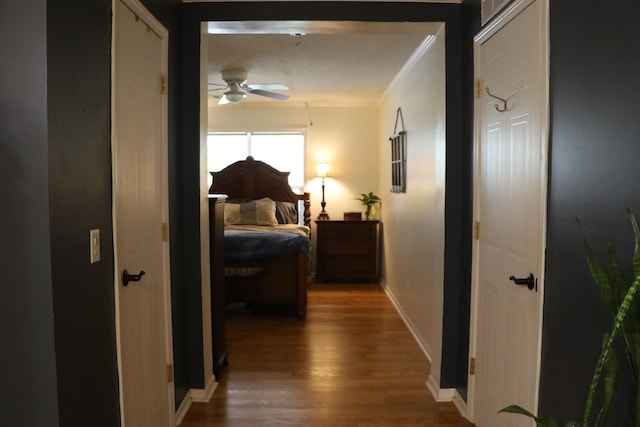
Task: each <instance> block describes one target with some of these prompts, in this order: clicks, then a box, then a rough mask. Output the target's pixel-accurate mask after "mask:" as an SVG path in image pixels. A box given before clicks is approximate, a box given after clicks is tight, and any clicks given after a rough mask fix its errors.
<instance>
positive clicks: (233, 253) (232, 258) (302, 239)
mask: <svg viewBox="0 0 640 427" xmlns="http://www.w3.org/2000/svg"><path fill="white" fill-rule="evenodd" d="M224 245H225V248H224V249H225V265H227V266H256V265H260V263H261V262H262V261H264V260H265V259H268V258H272V257H276V256H279V255H292V254H295V253H298V252H306V253H309V251H310V250H311V242H310V240H309V238H308V237H306V236H303V235H300V234H295V233H278V232H263V231H237V230H226V231H225V232H224Z"/></svg>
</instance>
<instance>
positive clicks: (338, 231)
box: [316, 220, 379, 282]
mask: <svg viewBox="0 0 640 427" xmlns="http://www.w3.org/2000/svg"><path fill="white" fill-rule="evenodd" d="M316 224H317V233H316V236H317V238H316V255H317V258H316V279H317V280H318V281H338V282H340V281H351V282H355V281H368V282H376V281H377V280H378V226H379V221H356V220H353V221H348V220H347V221H316Z"/></svg>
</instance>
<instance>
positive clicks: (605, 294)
mask: <svg viewBox="0 0 640 427" xmlns="http://www.w3.org/2000/svg"><path fill="white" fill-rule="evenodd" d="M576 222H577V223H578V227H579V228H580V234H581V235H582V242H583V245H584V251H585V253H586V255H587V264H588V265H589V271H590V272H591V277H593V280H594V281H595V282H596V283H597V284H598V286H599V287H600V294H601V295H602V299H604V301H605V303H606V304H607V307H609V310H610V311H611V313H615V312H617V311H618V304H617V303H616V300H615V298H614V296H613V290H612V289H611V284H610V283H609V278H608V277H607V275H606V274H605V272H604V270H603V269H602V267H600V264H599V263H598V261H597V260H596V257H595V256H594V254H593V251H592V250H591V247H590V246H589V243H588V242H587V238H586V237H585V235H584V233H583V231H582V224H580V221H579V220H578V219H577V218H576Z"/></svg>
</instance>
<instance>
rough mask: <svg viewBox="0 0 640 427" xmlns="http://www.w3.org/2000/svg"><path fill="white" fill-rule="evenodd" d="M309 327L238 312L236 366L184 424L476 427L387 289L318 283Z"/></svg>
mask: <svg viewBox="0 0 640 427" xmlns="http://www.w3.org/2000/svg"><path fill="white" fill-rule="evenodd" d="M308 300H309V301H308V310H307V318H306V320H298V319H295V318H291V317H283V316H265V315H260V316H257V315H254V316H251V315H230V316H229V317H228V319H227V342H228V348H229V366H228V368H227V369H226V371H225V372H224V374H223V376H222V379H221V381H220V383H219V384H218V387H217V389H216V391H215V393H214V395H213V397H212V399H211V401H210V402H209V403H206V404H203V403H194V404H192V406H191V409H190V410H189V413H188V414H187V416H186V417H185V419H184V421H183V422H182V424H181V427H204V426H221V427H258V426H264V427H266V426H269V427H279V426H307V427H378V426H389V427H405V426H406V427H408V426H428V427H469V426H472V425H473V424H471V423H469V422H467V421H466V420H464V418H462V417H461V416H460V415H459V414H458V411H457V410H456V408H455V407H454V405H453V404H452V403H436V402H435V401H434V399H433V397H432V395H431V393H430V392H429V391H428V389H427V387H426V385H425V383H426V380H427V376H428V373H429V362H428V360H427V359H426V357H425V356H424V354H423V353H422V351H421V350H420V348H419V347H418V345H417V344H416V342H415V340H414V338H413V336H412V335H411V333H410V332H409V331H408V329H407V328H406V326H405V325H404V323H403V321H402V320H401V318H400V317H399V315H398V314H397V312H396V310H395V308H394V307H393V305H392V304H391V302H390V301H389V300H388V298H387V296H386V295H385V293H384V291H383V290H382V289H381V288H380V287H379V286H378V285H371V284H322V285H319V284H316V285H311V287H310V289H309V294H308Z"/></svg>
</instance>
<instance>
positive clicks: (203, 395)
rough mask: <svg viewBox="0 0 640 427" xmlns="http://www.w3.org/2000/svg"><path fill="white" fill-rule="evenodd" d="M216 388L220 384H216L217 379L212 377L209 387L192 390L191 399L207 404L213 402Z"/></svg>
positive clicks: (208, 383) (208, 382)
mask: <svg viewBox="0 0 640 427" xmlns="http://www.w3.org/2000/svg"><path fill="white" fill-rule="evenodd" d="M216 387H218V383H217V382H216V377H215V376H213V375H212V376H211V377H209V380H208V381H207V385H206V386H205V388H204V389H201V388H192V389H191V390H190V394H191V399H192V400H193V401H194V402H200V403H207V402H208V401H209V400H211V396H213V392H214V391H215V389H216Z"/></svg>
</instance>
